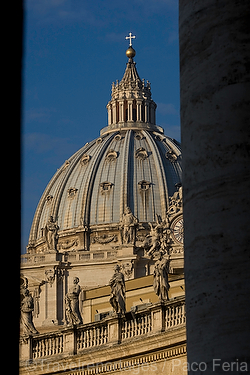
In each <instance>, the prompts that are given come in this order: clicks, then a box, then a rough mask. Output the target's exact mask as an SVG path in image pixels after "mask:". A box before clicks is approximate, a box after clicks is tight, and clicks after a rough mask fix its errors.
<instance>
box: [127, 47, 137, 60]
mask: <svg viewBox="0 0 250 375" xmlns="http://www.w3.org/2000/svg"><path fill="white" fill-rule="evenodd" d="M135 55H136V52H135V50H134V48H133V47H131V46H130V47H129V48H128V49H127V51H126V56H127V57H128V58H129V59H132V58H133V57H135Z"/></svg>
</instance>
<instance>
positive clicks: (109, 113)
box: [107, 103, 112, 125]
mask: <svg viewBox="0 0 250 375" xmlns="http://www.w3.org/2000/svg"><path fill="white" fill-rule="evenodd" d="M107 110H108V125H111V124H112V114H111V113H112V106H111V104H110V103H108V105H107Z"/></svg>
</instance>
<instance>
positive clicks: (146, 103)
mask: <svg viewBox="0 0 250 375" xmlns="http://www.w3.org/2000/svg"><path fill="white" fill-rule="evenodd" d="M145 122H149V103H148V102H147V101H146V102H145Z"/></svg>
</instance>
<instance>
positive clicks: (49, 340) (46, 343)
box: [32, 334, 63, 359]
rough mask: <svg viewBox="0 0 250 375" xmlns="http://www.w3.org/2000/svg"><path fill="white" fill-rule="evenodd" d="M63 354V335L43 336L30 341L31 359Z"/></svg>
mask: <svg viewBox="0 0 250 375" xmlns="http://www.w3.org/2000/svg"><path fill="white" fill-rule="evenodd" d="M62 352H63V335H62V334H61V335H60V334H59V335H58V334H55V335H51V334H50V335H49V336H48V335H45V336H44V337H35V338H33V340H32V356H33V359H36V358H40V357H45V356H50V355H55V354H60V353H62Z"/></svg>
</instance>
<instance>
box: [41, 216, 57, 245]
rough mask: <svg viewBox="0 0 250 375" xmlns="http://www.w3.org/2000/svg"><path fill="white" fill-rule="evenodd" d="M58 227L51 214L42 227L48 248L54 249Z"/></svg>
mask: <svg viewBox="0 0 250 375" xmlns="http://www.w3.org/2000/svg"><path fill="white" fill-rule="evenodd" d="M58 229H59V226H58V225H57V222H56V221H54V220H53V216H50V217H49V220H48V221H47V223H46V225H45V228H44V235H45V241H46V244H47V248H48V250H52V251H56V244H57V239H58V234H57V232H58Z"/></svg>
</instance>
